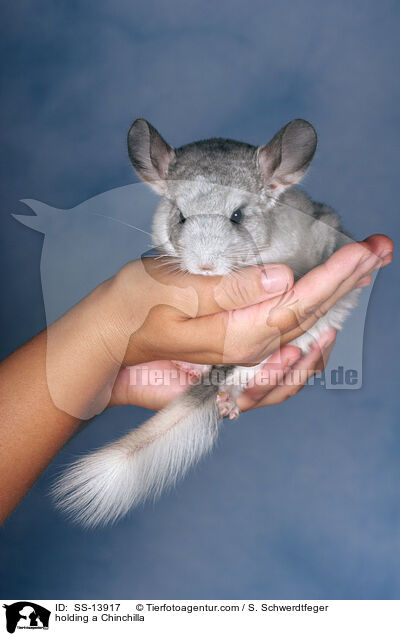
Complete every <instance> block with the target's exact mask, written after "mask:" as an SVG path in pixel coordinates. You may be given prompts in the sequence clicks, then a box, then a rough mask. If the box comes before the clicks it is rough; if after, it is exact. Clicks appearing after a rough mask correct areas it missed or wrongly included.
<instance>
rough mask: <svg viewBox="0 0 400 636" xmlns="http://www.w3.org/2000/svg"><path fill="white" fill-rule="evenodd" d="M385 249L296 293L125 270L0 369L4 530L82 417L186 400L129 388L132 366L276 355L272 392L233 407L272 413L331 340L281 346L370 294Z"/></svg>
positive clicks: (342, 264) (282, 280) (372, 241)
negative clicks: (357, 291)
mask: <svg viewBox="0 0 400 636" xmlns="http://www.w3.org/2000/svg"><path fill="white" fill-rule="evenodd" d="M392 250H393V243H392V241H391V240H390V239H389V238H387V237H385V236H383V235H374V236H373V237H370V238H369V239H366V241H364V242H362V243H353V244H350V245H346V246H345V247H343V248H341V250H339V251H338V252H336V253H335V254H333V255H332V256H331V258H330V259H329V260H328V261H327V262H326V263H325V264H323V265H320V266H319V267H317V268H315V269H314V270H312V271H311V272H309V273H308V274H307V275H305V276H304V277H303V278H302V279H300V280H299V281H298V282H297V283H296V284H295V285H293V276H292V273H291V271H290V270H289V268H287V267H286V266H285V265H270V264H269V265H265V266H264V268H260V267H250V268H246V269H245V270H243V271H242V272H240V276H226V277H223V278H220V277H207V278H206V277H202V276H187V275H183V274H179V273H174V274H172V273H170V272H168V270H167V269H163V268H162V267H161V268H160V267H158V261H155V260H152V259H146V261H143V262H142V261H133V262H132V263H129V264H128V265H126V266H125V267H124V268H122V270H121V271H120V272H118V274H116V276H115V277H113V278H111V279H109V280H107V281H105V282H104V283H102V284H101V285H99V286H98V287H97V288H96V289H94V290H93V291H92V292H91V293H90V294H89V295H88V296H87V297H85V298H84V299H83V300H82V301H80V302H79V303H78V304H77V305H75V306H74V307H73V308H72V309H71V310H69V311H68V312H67V313H66V314H64V316H62V317H61V318H60V319H59V320H57V321H56V322H55V323H54V324H53V325H51V326H50V327H49V328H48V329H47V330H45V331H43V332H41V333H40V334H38V335H37V336H35V337H34V338H33V339H32V340H30V341H29V342H27V343H26V344H24V345H23V346H22V347H20V348H19V349H18V350H17V351H15V352H14V353H13V354H11V355H10V356H9V357H8V358H6V359H5V360H4V361H3V362H2V363H1V365H0V404H1V406H0V422H1V424H0V430H1V448H0V484H1V495H0V497H1V499H0V520H4V519H5V518H6V517H7V516H8V515H9V513H10V512H11V511H12V510H13V509H14V508H15V506H16V505H17V504H18V502H19V501H20V500H21V499H22V497H23V496H24V494H25V493H26V492H27V491H28V490H29V488H30V487H31V486H32V484H33V483H34V482H35V480H36V479H37V478H38V476H39V475H40V474H41V472H42V471H43V470H44V469H45V467H46V466H47V465H48V463H49V462H50V461H51V460H52V458H53V457H54V456H55V455H56V453H57V452H58V451H59V449H60V448H61V447H62V446H63V445H64V444H65V442H66V441H67V440H68V439H69V438H70V437H71V436H72V435H73V434H74V432H75V431H76V430H77V427H78V425H79V422H80V421H81V420H82V419H88V418H89V417H93V416H94V415H96V414H98V413H100V412H101V411H103V410H104V409H105V408H107V407H108V406H112V405H115V404H123V403H130V404H139V405H142V406H147V407H149V408H155V409H158V408H161V407H162V406H163V405H164V404H166V403H168V401H170V400H171V399H172V398H173V397H174V396H175V395H176V394H177V393H179V392H180V391H182V390H183V388H182V387H176V386H173V387H172V389H171V387H168V388H167V389H166V390H165V389H163V391H162V392H161V391H157V392H155V391H154V387H139V388H137V387H136V389H135V388H131V387H130V385H129V382H128V380H127V378H129V376H128V372H127V370H126V367H128V366H132V365H143V364H146V365H153V366H154V365H156V366H158V367H159V368H162V367H163V365H164V366H165V365H167V366H168V365H170V364H171V362H170V361H171V360H182V361H188V362H195V363H206V364H221V363H224V364H254V363H256V362H260V361H262V360H264V359H266V358H267V357H268V356H269V355H271V354H273V357H271V359H270V360H269V361H268V363H267V370H271V369H274V371H275V372H276V375H275V376H274V379H272V380H271V383H270V385H269V386H267V387H265V385H264V386H263V385H258V384H257V383H253V386H251V387H249V389H248V390H247V391H246V392H245V393H244V394H243V396H241V397H240V399H239V407H240V408H241V409H243V410H247V409H249V408H254V407H255V406H261V405H268V404H274V403H279V402H281V401H283V400H284V399H286V398H287V397H289V396H290V395H292V394H294V393H295V392H297V390H299V389H300V388H301V386H302V385H303V384H304V382H305V381H306V378H307V377H309V376H310V375H312V374H313V373H315V371H316V370H319V369H321V368H322V367H323V365H324V363H325V361H326V355H327V354H329V351H330V349H331V348H332V346H333V342H334V337H335V333H334V331H333V330H332V331H331V332H330V333H328V334H324V337H323V339H322V340H321V341H320V342H319V343H317V344H316V346H315V347H313V348H312V350H311V352H310V353H309V354H307V355H306V356H303V357H300V351H299V349H297V347H293V346H292V345H289V344H288V343H290V341H291V340H293V339H294V338H296V337H297V336H298V335H300V334H301V333H303V332H304V331H305V330H307V329H309V328H310V327H311V326H312V324H314V323H315V322H316V320H318V318H319V317H320V316H321V315H323V314H324V313H326V311H328V310H329V308H330V307H332V306H333V305H334V304H335V303H336V302H337V300H339V299H340V298H341V297H342V296H344V295H345V294H347V293H348V292H349V291H351V289H353V288H355V287H357V286H363V285H366V284H369V282H370V275H371V273H372V272H373V271H374V270H375V269H377V268H379V267H382V266H385V265H387V264H388V263H390V262H391V260H392ZM265 276H266V277H267V281H268V282H269V285H267V289H266V288H265V287H264V286H263V281H265ZM249 325H251V329H249ZM296 369H297V370H298V369H303V371H304V373H303V377H304V381H303V379H302V381H301V382H298V383H297V384H296V383H293V382H289V380H290V377H291V373H292V372H293V371H295V370H296ZM189 381H190V380H189V379H188V382H189Z"/></svg>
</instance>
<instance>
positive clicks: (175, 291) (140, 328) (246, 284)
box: [110, 235, 393, 366]
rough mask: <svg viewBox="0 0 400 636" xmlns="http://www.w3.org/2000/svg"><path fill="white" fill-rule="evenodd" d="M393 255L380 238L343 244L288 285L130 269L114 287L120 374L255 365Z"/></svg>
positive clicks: (275, 273)
mask: <svg viewBox="0 0 400 636" xmlns="http://www.w3.org/2000/svg"><path fill="white" fill-rule="evenodd" d="M392 251H393V243H392V241H391V240H390V239H389V238H388V237H386V236H383V235H374V236H372V237H370V238H368V239H366V240H365V241H363V242H360V243H350V244H348V245H346V246H344V247H342V248H341V249H340V250H338V251H337V252H335V253H334V254H333V255H332V256H331V257H330V258H329V259H328V260H327V261H326V263H324V264H322V265H320V266H318V267H316V268H315V269H313V270H311V271H310V272H308V273H307V274H306V275H305V276H303V277H302V278H301V279H300V280H298V281H297V282H296V283H295V284H293V275H292V272H291V270H290V269H289V268H287V267H286V266H285V265H277V264H269V265H265V266H264V268H260V267H248V268H246V269H244V270H242V271H241V272H240V273H239V274H231V275H228V276H224V277H222V278H221V277H202V276H187V275H184V274H181V273H179V272H178V273H177V272H174V273H170V272H169V271H168V269H167V268H165V269H163V268H162V267H159V261H152V260H151V259H149V260H148V261H147V262H146V264H145V265H144V264H143V263H141V262H138V261H135V262H133V263H130V264H129V265H128V266H126V268H124V269H123V270H122V272H121V273H120V275H119V276H120V278H119V283H118V284H119V299H120V307H121V315H124V314H125V318H124V319H123V320H122V322H123V323H124V324H125V334H126V336H127V338H126V342H127V347H126V352H125V356H124V366H127V365H133V364H137V363H140V362H151V361H156V360H183V361H188V362H195V363H200V364H221V363H224V364H245V363H247V364H256V363H258V362H261V361H262V360H264V359H265V358H267V357H268V356H269V355H271V354H272V353H273V352H274V351H276V350H277V349H279V348H280V347H281V346H283V345H285V344H288V343H289V342H291V341H292V340H294V339H295V338H297V337H298V336H300V335H301V334H302V333H304V332H305V331H308V329H310V327H311V326H312V325H313V324H314V323H315V322H316V321H317V320H318V319H319V318H320V317H321V316H322V315H324V314H325V313H326V312H327V311H328V310H329V309H330V308H331V307H332V306H333V305H334V304H335V303H336V302H337V301H338V300H339V299H340V298H342V297H343V296H345V295H346V294H347V293H349V292H350V291H351V290H352V289H354V288H355V287H357V286H363V285H365V284H368V283H369V282H370V276H371V274H372V272H373V271H374V270H376V269H378V268H380V267H383V266H385V265H387V264H388V263H390V262H391V260H392ZM138 280H141V281H142V282H141V283H140V285H141V286H142V287H143V288H144V291H143V292H142V298H141V297H138V295H137V288H138ZM140 285H139V288H140ZM264 285H265V286H264ZM135 290H136V293H135ZM140 303H141V306H140V308H139V309H138V304H139V305H140ZM126 316H128V317H129V318H126ZM132 327H133V328H132ZM110 346H111V345H110Z"/></svg>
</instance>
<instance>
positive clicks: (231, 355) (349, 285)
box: [223, 236, 393, 364]
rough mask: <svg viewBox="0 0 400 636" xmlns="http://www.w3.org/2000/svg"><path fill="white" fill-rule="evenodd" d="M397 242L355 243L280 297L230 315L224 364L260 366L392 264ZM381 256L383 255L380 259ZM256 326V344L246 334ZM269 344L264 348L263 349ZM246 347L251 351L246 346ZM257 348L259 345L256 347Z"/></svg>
mask: <svg viewBox="0 0 400 636" xmlns="http://www.w3.org/2000/svg"><path fill="white" fill-rule="evenodd" d="M392 245H393V244H392V242H391V240H390V239H388V238H387V237H382V236H373V237H371V239H367V240H366V241H364V242H362V243H350V244H348V245H345V246H344V247H342V248H341V249H340V250H338V251H337V252H335V253H334V254H333V255H332V256H331V257H330V258H329V259H328V261H326V263H324V264H322V265H320V266H318V267H316V268H314V269H313V270H311V271H310V272H308V274H306V275H305V276H303V277H302V278H301V279H300V280H299V281H297V283H296V284H295V285H294V287H293V289H291V290H289V291H288V292H287V293H286V294H284V295H282V296H281V297H279V298H275V299H272V300H269V301H265V302H263V303H260V304H258V305H255V306H253V307H246V308H243V309H237V310H235V311H234V312H231V315H230V320H229V324H228V328H227V334H226V339H225V345H224V347H225V348H224V357H223V360H224V362H237V363H238V364H241V363H242V364H243V363H245V362H246V363H257V362H260V360H263V359H265V358H266V357H267V356H268V355H269V354H270V353H271V352H272V351H274V350H276V349H277V348H278V347H280V346H281V345H283V344H286V343H288V342H290V341H292V340H294V339H295V338H297V337H298V336H300V335H301V334H303V333H304V332H305V331H308V330H309V329H310V327H312V325H314V324H315V322H316V321H317V320H318V319H319V318H320V317H321V316H323V315H325V314H326V312H327V311H329V309H330V308H331V307H333V305H334V304H335V303H336V302H337V301H338V300H340V299H341V298H342V297H343V296H345V295H346V294H348V293H349V292H350V291H351V290H352V289H354V288H355V287H356V286H357V284H358V283H359V282H360V281H361V284H365V281H366V280H369V279H368V278H367V277H368V276H370V274H371V272H373V271H374V270H375V269H377V268H379V267H381V266H382V264H383V263H384V262H387V261H389V260H390V259H391V251H390V250H391V247H392ZM378 254H379V255H378ZM248 325H251V335H252V337H253V339H254V340H253V343H252V342H251V341H250V342H248V340H247V342H246V343H245V339H244V338H243V334H244V333H246V331H245V329H246V326H247V328H248ZM260 343H264V345H265V346H264V347H263V348H262V347H260ZM245 344H246V345H247V350H245V346H242V345H245ZM252 345H254V346H252Z"/></svg>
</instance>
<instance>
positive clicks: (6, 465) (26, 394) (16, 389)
mask: <svg viewBox="0 0 400 636" xmlns="http://www.w3.org/2000/svg"><path fill="white" fill-rule="evenodd" d="M46 342H47V336H46V332H45V331H43V332H42V333H40V334H39V335H37V336H36V337H35V338H33V339H32V340H30V341H29V342H27V343H26V344H25V345H23V346H22V347H21V348H20V349H18V350H17V351H16V352H15V353H13V354H12V355H11V356H9V357H8V358H7V359H6V360H5V361H4V362H3V363H2V365H1V366H0V387H1V388H0V404H1V406H0V415H1V417H0V422H1V424H0V427H1V446H0V484H1V488H0V492H1V494H0V521H1V522H3V521H4V520H5V519H6V517H7V516H8V515H9V514H10V512H11V511H12V510H13V509H14V508H15V506H16V505H17V504H18V503H19V501H20V500H21V499H22V497H23V496H24V495H25V493H26V492H27V491H28V490H29V488H30V487H31V486H32V484H33V483H34V482H35V481H36V479H37V478H38V477H39V475H40V474H41V472H42V471H43V470H44V469H45V468H46V466H47V465H48V464H49V462H50V461H51V460H52V458H53V457H54V455H55V454H56V453H57V452H58V451H59V449H60V448H61V447H62V446H63V444H65V442H66V441H67V440H68V439H69V438H70V437H71V435H72V434H73V433H74V431H75V430H76V428H77V425H78V422H79V421H78V420H77V419H76V418H75V417H73V416H71V415H69V414H68V413H65V412H64V411H61V410H60V409H57V407H56V406H55V405H54V403H53V401H52V399H51V396H50V393H49V389H48V385H47V378H46Z"/></svg>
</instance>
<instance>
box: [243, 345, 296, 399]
mask: <svg viewBox="0 0 400 636" xmlns="http://www.w3.org/2000/svg"><path fill="white" fill-rule="evenodd" d="M300 357H301V349H299V347H294V346H293V345H286V346H285V347H282V349H279V350H278V351H275V353H273V354H272V355H271V357H270V358H269V360H268V362H266V364H265V365H264V366H263V368H262V369H261V370H260V371H259V372H258V373H257V375H255V376H254V378H253V379H252V380H250V382H249V383H248V385H247V388H246V390H245V391H244V392H243V393H242V394H241V395H240V396H239V398H238V399H237V405H238V407H239V409H240V410H241V411H248V410H249V409H253V408H255V406H256V405H257V404H258V403H259V402H260V401H261V400H263V399H264V398H265V397H266V395H268V393H270V392H271V391H272V389H273V388H274V387H276V386H278V385H279V384H281V383H282V381H283V378H284V377H285V374H286V373H287V371H288V370H289V368H290V367H291V366H293V365H294V364H295V363H296V362H297V361H298V360H299V358H300Z"/></svg>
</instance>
